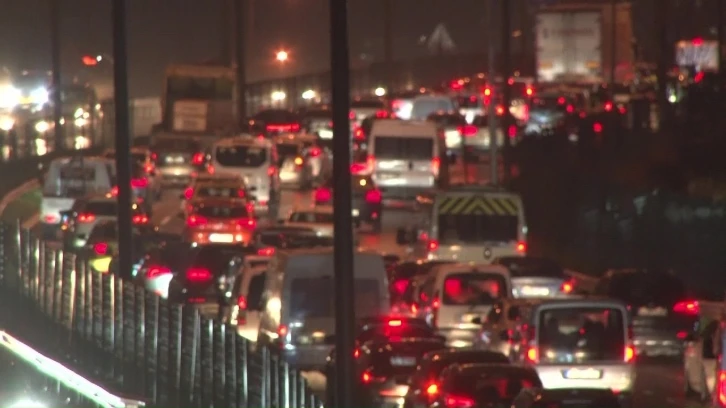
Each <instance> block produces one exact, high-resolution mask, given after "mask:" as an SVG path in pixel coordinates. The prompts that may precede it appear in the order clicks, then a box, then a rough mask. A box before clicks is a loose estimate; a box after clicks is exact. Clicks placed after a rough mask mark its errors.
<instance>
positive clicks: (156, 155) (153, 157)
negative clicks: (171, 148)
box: [151, 153, 159, 160]
mask: <svg viewBox="0 0 726 408" xmlns="http://www.w3.org/2000/svg"><path fill="white" fill-rule="evenodd" d="M158 158H159V155H158V154H156V153H151V160H156V159H158Z"/></svg>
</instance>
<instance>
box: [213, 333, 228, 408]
mask: <svg viewBox="0 0 726 408" xmlns="http://www.w3.org/2000/svg"><path fill="white" fill-rule="evenodd" d="M213 323H214V324H213V326H212V355H213V356H214V359H213V363H212V370H213V371H212V382H213V383H214V389H213V391H214V398H213V401H214V406H215V407H229V406H230V403H232V401H231V400H227V398H226V397H227V395H226V394H225V391H226V387H225V385H226V383H227V378H226V374H227V364H228V360H227V359H226V357H227V351H226V349H227V344H226V340H227V338H226V336H225V333H226V332H227V326H226V325H225V324H224V323H223V322H218V321H214V322H213Z"/></svg>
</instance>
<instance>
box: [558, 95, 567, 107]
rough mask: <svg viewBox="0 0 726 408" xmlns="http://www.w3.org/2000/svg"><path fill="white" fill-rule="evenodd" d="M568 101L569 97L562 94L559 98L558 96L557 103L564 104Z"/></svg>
mask: <svg viewBox="0 0 726 408" xmlns="http://www.w3.org/2000/svg"><path fill="white" fill-rule="evenodd" d="M566 103H567V99H565V97H564V96H560V97H559V98H557V104H558V105H564V104H566Z"/></svg>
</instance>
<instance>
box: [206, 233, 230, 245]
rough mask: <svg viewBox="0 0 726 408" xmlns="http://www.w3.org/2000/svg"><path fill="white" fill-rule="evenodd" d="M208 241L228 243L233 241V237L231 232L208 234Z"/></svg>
mask: <svg viewBox="0 0 726 408" xmlns="http://www.w3.org/2000/svg"><path fill="white" fill-rule="evenodd" d="M209 241H210V242H220V243H225V244H229V243H232V242H234V237H233V236H232V234H209Z"/></svg>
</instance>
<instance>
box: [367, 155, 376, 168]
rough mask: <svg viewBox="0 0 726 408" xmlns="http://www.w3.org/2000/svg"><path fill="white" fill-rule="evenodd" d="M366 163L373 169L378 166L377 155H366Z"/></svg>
mask: <svg viewBox="0 0 726 408" xmlns="http://www.w3.org/2000/svg"><path fill="white" fill-rule="evenodd" d="M366 164H367V165H368V170H370V171H373V169H375V168H376V156H373V155H368V157H366Z"/></svg>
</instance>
